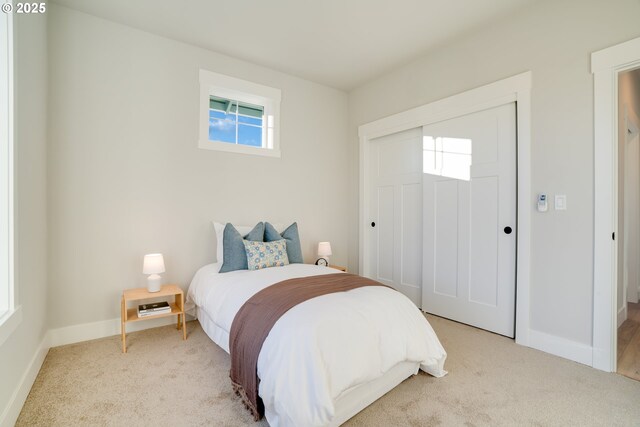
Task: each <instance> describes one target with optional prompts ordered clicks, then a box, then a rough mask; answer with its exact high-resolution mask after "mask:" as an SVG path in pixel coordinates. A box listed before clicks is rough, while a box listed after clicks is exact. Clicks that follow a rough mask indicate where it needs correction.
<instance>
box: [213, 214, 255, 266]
mask: <svg viewBox="0 0 640 427" xmlns="http://www.w3.org/2000/svg"><path fill="white" fill-rule="evenodd" d="M211 222H212V223H213V228H214V229H215V230H216V258H217V262H218V263H219V264H220V266H222V263H223V262H224V247H223V246H224V245H223V244H222V241H223V238H224V227H225V226H226V225H227V223H226V222H225V223H223V224H221V223H219V222H215V221H211ZM232 225H233V224H232ZM233 226H234V227H235V228H236V230H238V233H240V235H241V236H246V235H247V234H249V232H250V231H251V230H253V227H255V225H247V226H245V225H233ZM218 269H219V268H218Z"/></svg>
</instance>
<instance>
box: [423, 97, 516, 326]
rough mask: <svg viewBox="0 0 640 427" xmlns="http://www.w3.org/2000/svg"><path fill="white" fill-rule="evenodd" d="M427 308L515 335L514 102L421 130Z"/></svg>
mask: <svg viewBox="0 0 640 427" xmlns="http://www.w3.org/2000/svg"><path fill="white" fill-rule="evenodd" d="M423 159H424V165H423V172H424V173H423V217H424V219H423V227H424V232H423V234H424V241H423V256H424V259H423V281H422V283H423V288H422V309H423V310H424V311H426V312H429V313H433V314H436V315H438V316H442V317H446V318H449V319H453V320H456V321H459V322H462V323H466V324H469V325H472V326H476V327H479V328H482V329H486V330H489V331H493V332H496V333H499V334H502V335H506V336H509V337H513V336H514V324H515V278H516V232H515V231H516V107H515V103H512V104H508V105H504V106H500V107H497V108H492V109H489V110H484V111H481V112H478V113H473V114H469V115H466V116H462V117H458V118H455V119H451V120H446V121H443V122H439V123H435V124H432V125H429V126H425V127H424V128H423Z"/></svg>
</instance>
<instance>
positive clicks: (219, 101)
mask: <svg viewBox="0 0 640 427" xmlns="http://www.w3.org/2000/svg"><path fill="white" fill-rule="evenodd" d="M263 120H264V107H263V106H261V105H252V104H247V103H243V102H239V101H236V100H232V99H226V98H219V97H216V96H211V97H209V141H219V142H227V143H230V144H240V145H246V146H248V147H260V148H262V147H263V141H264V138H263V137H262V130H263V126H262V123H263Z"/></svg>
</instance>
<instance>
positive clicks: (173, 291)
mask: <svg viewBox="0 0 640 427" xmlns="http://www.w3.org/2000/svg"><path fill="white" fill-rule="evenodd" d="M167 296H169V297H174V302H170V303H169V305H170V306H171V313H164V314H157V315H155V316H146V317H138V310H137V308H138V305H137V304H136V305H135V306H134V307H132V308H129V307H127V305H128V304H127V303H129V302H133V301H141V300H145V299H150V298H157V297H167ZM120 316H121V324H120V327H121V331H122V352H123V353H126V352H127V331H126V328H125V327H126V324H127V323H129V322H137V321H139V320H148V319H157V318H158V317H167V316H178V324H177V329H178V330H180V328H182V339H183V340H186V339H187V326H186V323H185V321H184V320H185V319H184V293H183V292H182V289H180V286H177V285H164V286H162V288H161V289H160V291H159V292H153V293H151V292H149V291H147V288H136V289H126V290H124V291H123V292H122V301H121V305H120Z"/></svg>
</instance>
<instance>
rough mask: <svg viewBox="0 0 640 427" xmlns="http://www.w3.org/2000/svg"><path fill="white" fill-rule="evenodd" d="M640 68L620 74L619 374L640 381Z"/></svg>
mask: <svg viewBox="0 0 640 427" xmlns="http://www.w3.org/2000/svg"><path fill="white" fill-rule="evenodd" d="M639 115H640V68H639V69H635V70H629V71H624V72H621V73H619V74H618V141H617V142H618V235H619V238H618V242H617V250H618V262H617V298H616V299H617V326H618V330H617V360H616V361H617V372H618V373H620V374H622V375H625V376H627V377H630V378H633V379H635V380H640V304H638V295H639V293H640V292H639V291H640V289H639V287H640V137H639V132H638V123H639V122H640V119H638V116H639Z"/></svg>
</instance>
